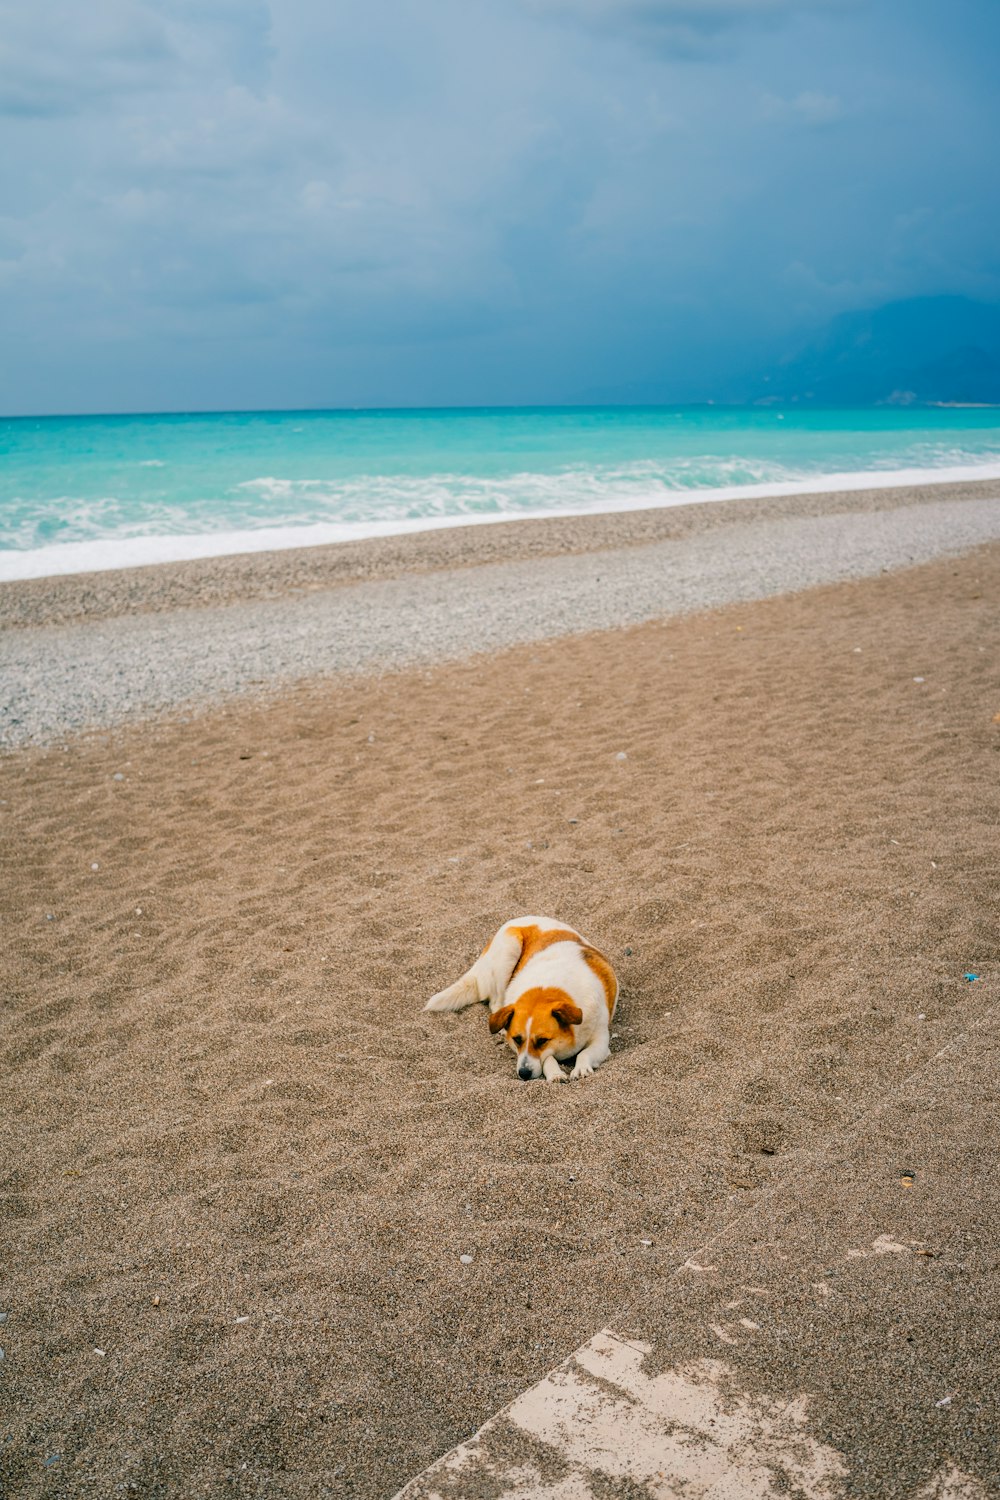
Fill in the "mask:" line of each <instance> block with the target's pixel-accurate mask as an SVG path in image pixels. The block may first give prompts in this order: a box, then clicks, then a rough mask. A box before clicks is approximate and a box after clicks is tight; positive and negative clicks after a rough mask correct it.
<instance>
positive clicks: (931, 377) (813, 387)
mask: <svg viewBox="0 0 1000 1500" xmlns="http://www.w3.org/2000/svg"><path fill="white" fill-rule="evenodd" d="M753 385H754V386H755V387H756V388H755V389H754V390H752V391H751V390H748V392H747V395H748V397H749V399H750V400H757V401H761V400H764V401H774V400H778V401H782V402H784V401H796V402H808V403H809V404H810V405H817V406H822V405H833V406H841V405H848V404H850V405H855V404H857V405H865V406H867V405H874V404H880V403H886V402H889V403H902V404H905V403H909V402H925V403H926V402H935V401H945V402H948V401H956V402H977V401H983V402H994V401H996V402H1000V308H998V307H996V306H993V305H991V304H989V303H985V302H974V301H972V300H971V299H970V298H968V297H912V298H909V299H908V300H906V301H902V302H888V303H886V304H885V305H884V306H882V307H876V308H872V309H869V310H865V311H862V312H848V313H841V315H840V316H839V317H837V318H834V319H833V321H832V322H831V323H830V324H829V325H828V326H827V328H826V329H825V330H824V331H823V332H822V333H821V334H820V336H819V337H818V338H817V339H815V340H814V341H813V342H812V343H810V344H809V345H807V346H806V347H805V348H804V349H801V350H800V351H799V352H798V353H796V354H792V355H790V356H789V357H788V358H787V359H784V360H782V361H781V362H780V363H779V364H778V366H777V367H776V368H774V369H772V370H770V371H768V372H766V373H762V374H761V375H760V376H759V377H758V378H757V379H756V380H755V381H754V382H753Z"/></svg>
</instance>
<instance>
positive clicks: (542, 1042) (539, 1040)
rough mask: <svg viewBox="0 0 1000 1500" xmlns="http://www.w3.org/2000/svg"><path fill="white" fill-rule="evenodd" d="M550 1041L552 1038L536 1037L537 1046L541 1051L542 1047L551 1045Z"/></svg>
mask: <svg viewBox="0 0 1000 1500" xmlns="http://www.w3.org/2000/svg"><path fill="white" fill-rule="evenodd" d="M549 1041H550V1038H549V1037H547V1036H536V1037H535V1044H536V1046H537V1047H538V1048H539V1050H541V1048H542V1047H547V1046H548V1045H549Z"/></svg>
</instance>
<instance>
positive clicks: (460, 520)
mask: <svg viewBox="0 0 1000 1500" xmlns="http://www.w3.org/2000/svg"><path fill="white" fill-rule="evenodd" d="M991 480H992V481H994V482H997V483H1000V463H996V462H992V463H981V464H963V465H959V466H954V467H950V468H940V469H933V468H932V469H921V468H908V469H890V470H878V469H874V470H873V469H861V470H857V471H854V470H848V471H844V472H835V471H832V472H830V473H826V474H816V475H813V476H812V477H811V478H810V477H804V478H801V479H794V480H774V481H767V482H764V483H760V484H737V485H722V486H711V487H706V488H705V489H700V490H659V491H657V492H656V493H653V494H650V495H646V496H636V497H632V496H629V497H628V499H627V500H620V499H619V500H607V501H606V502H604V503H601V504H597V505H593V506H590V505H586V506H582V507H570V508H568V509H562V508H558V509H545V508H543V509H540V510H530V511H500V512H490V513H489V514H483V513H479V514H471V515H470V514H464V513H461V512H458V513H455V514H449V515H432V516H417V517H409V516H398V517H392V518H390V519H388V520H375V519H372V520H365V521H318V522H310V523H308V524H305V523H304V524H301V525H298V524H283V525H282V524H279V525H274V526H261V527H253V528H244V529H237V530H234V531H207V532H191V533H178V534H176V535H173V534H170V533H166V534H158V535H152V536H135V537H119V538H116V539H113V540H112V539H100V540H98V539H92V540H90V541H76V542H57V543H54V544H51V545H49V546H45V547H33V548H27V549H25V550H23V551H21V550H17V549H12V548H6V549H0V585H3V584H4V583H14V582H18V581H23V580H28V579H34V578H61V577H70V576H77V575H79V574H86V573H104V572H121V571H124V570H127V569H131V568H140V567H158V566H161V565H163V564H165V563H187V562H194V561H198V560H200V559H204V558H217V557H234V556H244V555H248V554H254V553H258V552H276V551H298V550H301V549H302V548H307V547H326V546H339V545H342V544H344V543H349V542H362V541H372V540H376V539H379V538H386V537H402V536H417V535H421V534H422V533H424V532H438V531H450V530H452V529H454V528H456V527H460V528H469V527H479V526H498V525H503V524H505V523H507V522H511V521H532V520H539V521H560V520H579V519H583V518H585V517H588V516H606V515H623V514H625V515H634V514H637V513H639V512H642V511H648V510H654V511H660V510H668V511H669V510H673V509H675V508H683V507H687V506H688V505H717V504H724V503H725V502H727V501H738V502H741V503H745V502H752V501H755V500H761V499H773V498H776V497H782V496H790V497H796V496H800V495H805V494H808V495H824V494H846V493H850V492H854V491H861V492H865V493H867V492H870V491H878V490H901V489H911V488H915V487H916V488H920V487H923V486H926V485H942V484H975V483H979V482H980V481H983V482H989V481H991ZM269 482H270V481H269Z"/></svg>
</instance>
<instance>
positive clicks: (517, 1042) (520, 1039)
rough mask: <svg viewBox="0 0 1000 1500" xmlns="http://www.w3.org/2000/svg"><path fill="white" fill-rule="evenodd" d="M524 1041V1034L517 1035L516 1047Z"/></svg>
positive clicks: (515, 1039)
mask: <svg viewBox="0 0 1000 1500" xmlns="http://www.w3.org/2000/svg"><path fill="white" fill-rule="evenodd" d="M523 1041H524V1037H523V1036H516V1037H515V1038H514V1045H515V1047H520V1045H521V1043H522V1042H523Z"/></svg>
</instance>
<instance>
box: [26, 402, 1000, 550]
mask: <svg viewBox="0 0 1000 1500" xmlns="http://www.w3.org/2000/svg"><path fill="white" fill-rule="evenodd" d="M991 474H997V475H1000V410H997V409H995V408H990V409H967V408H949V409H943V408H942V409H927V408H919V409H917V408H902V409H897V408H886V407H881V408H876V409H865V410H856V411H851V410H826V411H823V410H819V411H816V410H809V411H800V410H796V409H788V408H785V409H783V410H776V409H774V408H761V407H755V408H751V409H746V408H732V407H676V408H667V407H633V408H625V407H604V408H595V407H573V408H569V407H565V408H526V409H515V408H499V409H461V410H425V411H416V410H413V411H399V410H392V411H302V412H231V413H222V414H202V415H197V414H196V415H160V416H155V415H154V416H107V417H40V418H16V419H7V420H0V579H3V578H15V577H31V576H39V575H44V574H48V573H68V572H78V571H89V570H91V569H95V568H108V567H123V566H128V565H130V564H138V563H146V562H156V561H161V560H167V559H173V558H183V557H197V556H206V555H212V554H219V553H225V552H245V551H255V550H260V549H263V548H269V547H281V546H298V545H306V544H311V543H317V542H325V541H337V540H341V539H347V538H351V537H358V536H373V535H380V534H385V533H387V532H394V531H408V530H417V529H425V528H428V527H431V526H441V525H455V524H461V523H467V522H470V521H496V520H502V519H504V518H506V517H514V516H537V515H552V514H579V513H583V512H587V511H607V510H625V509H632V508H635V507H639V506H650V505H675V504H678V503H682V502H687V501H691V500H698V499H700V500H712V499H719V498H729V497H732V496H734V495H737V496H738V495H740V494H742V493H747V494H753V493H762V492H770V493H786V492H787V493H790V492H794V491H796V490H799V489H816V488H840V487H846V486H847V485H855V486H858V487H860V486H862V485H866V484H868V483H870V482H874V483H881V484H891V483H903V482H906V481H907V480H909V479H910V478H919V477H921V476H925V477H935V478H946V477H949V478H950V477H964V476H966V475H969V476H973V475H982V476H983V477H987V476H989V475H991ZM844 476H848V477H847V478H845V477H844Z"/></svg>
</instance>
